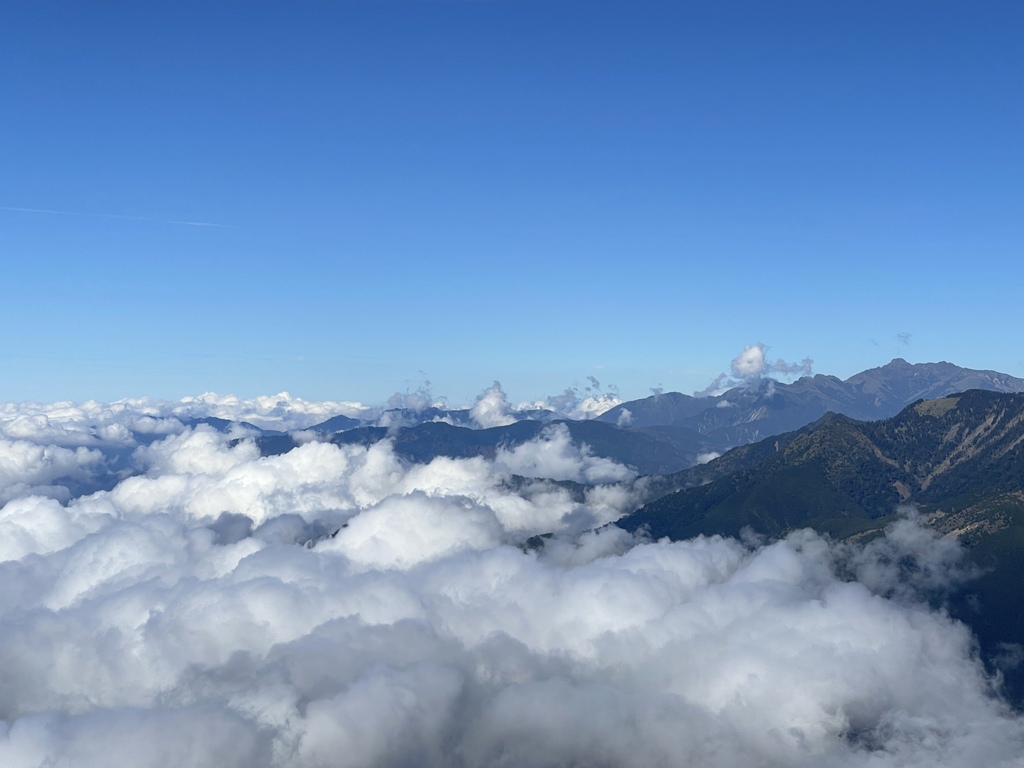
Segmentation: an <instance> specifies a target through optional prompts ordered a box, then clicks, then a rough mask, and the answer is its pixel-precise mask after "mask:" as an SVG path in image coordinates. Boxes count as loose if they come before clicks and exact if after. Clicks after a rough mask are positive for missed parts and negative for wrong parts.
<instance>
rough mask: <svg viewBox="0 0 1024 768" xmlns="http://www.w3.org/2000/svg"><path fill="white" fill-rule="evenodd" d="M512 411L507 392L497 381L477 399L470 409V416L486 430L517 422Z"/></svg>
mask: <svg viewBox="0 0 1024 768" xmlns="http://www.w3.org/2000/svg"><path fill="white" fill-rule="evenodd" d="M511 410H512V406H511V405H510V404H509V402H508V398H507V397H506V396H505V390H503V389H502V388H501V382H499V381H496V382H494V384H492V385H491V386H490V387H488V388H487V389H485V390H484V391H483V392H481V393H480V395H479V396H478V397H477V399H476V402H475V403H474V404H473V407H472V409H470V416H472V418H473V421H475V422H476V423H477V424H479V425H480V426H481V427H483V428H484V429H488V428H490V427H504V426H506V425H507V424H513V423H514V422H515V420H516V419H515V416H513V415H512V414H511Z"/></svg>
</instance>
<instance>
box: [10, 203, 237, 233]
mask: <svg viewBox="0 0 1024 768" xmlns="http://www.w3.org/2000/svg"><path fill="white" fill-rule="evenodd" d="M0 211H13V212H15V213H46V214H52V215H56V216H88V217H92V218H102V219H127V220H129V221H150V222H153V223H156V224H181V225H183V226H186V227H218V228H224V229H232V228H234V224H217V223H215V222H212V221H180V220H178V219H160V218H155V217H153V216H129V215H128V214H123V213H93V212H89V211H55V210H52V209H50V208H22V207H18V206H12V205H0Z"/></svg>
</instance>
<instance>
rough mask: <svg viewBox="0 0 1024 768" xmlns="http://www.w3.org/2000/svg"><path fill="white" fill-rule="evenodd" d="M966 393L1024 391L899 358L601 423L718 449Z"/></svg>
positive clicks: (629, 410) (638, 405)
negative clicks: (676, 431)
mask: <svg viewBox="0 0 1024 768" xmlns="http://www.w3.org/2000/svg"><path fill="white" fill-rule="evenodd" d="M968 389H985V390H991V391H993V392H1024V379H1019V378H1016V377H1014V376H1009V375H1007V374H1005V373H998V372H996V371H979V370H972V369H969V368H961V367H959V366H956V365H953V364H952V363H947V362H940V363H913V364H912V363H908V362H907V361H906V360H903V359H902V358H896V359H895V360H892V361H891V362H889V363H887V364H886V365H883V366H880V367H878V368H872V369H870V370H867V371H862V372H861V373H858V374H855V375H853V376H851V377H850V378H848V379H846V380H842V379H839V378H837V377H835V376H826V375H822V374H818V375H816V376H804V377H802V378H800V379H798V380H797V381H794V382H792V383H791V384H786V383H781V382H777V381H775V380H774V379H768V378H757V379H753V380H751V381H750V382H748V383H747V384H745V385H743V386H738V387H734V388H732V389H730V390H729V391H727V392H725V393H723V394H721V395H717V396H705V397H696V396H690V395H684V394H682V393H679V392H668V393H663V394H658V395H652V396H651V397H647V398H643V399H642V400H633V401H630V402H626V403H622V404H620V405H617V406H616V407H614V408H612V409H611V410H609V411H607V412H605V413H603V414H602V415H601V416H599V417H598V420H599V421H603V422H606V423H610V424H619V425H630V426H633V427H655V426H657V427H666V426H670V427H685V428H688V429H690V430H692V431H693V432H695V433H696V434H698V435H701V436H703V437H704V438H706V439H707V440H708V441H709V443H711V444H712V445H715V446H719V447H720V448H719V450H721V449H725V448H730V447H734V446H737V445H743V444H745V443H751V442H754V441H756V440H760V439H761V438H764V437H768V436H769V435H777V434H781V433H783V432H789V431H791V430H794V429H799V428H800V427H802V426H804V425H805V424H810V423H811V422H813V421H815V420H817V419H819V418H821V417H822V416H823V415H825V414H826V413H829V412H832V413H841V414H844V415H846V416H849V417H851V418H854V419H860V420H874V419H884V418H887V417H889V416H894V415H896V414H897V413H899V411H901V410H902V409H903V408H905V407H906V406H908V405H910V404H911V403H913V402H915V401H917V400H921V399H932V398H936V397H942V396H943V395H948V394H950V393H953V392H963V391H966V390H968Z"/></svg>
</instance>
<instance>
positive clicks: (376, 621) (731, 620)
mask: <svg viewBox="0 0 1024 768" xmlns="http://www.w3.org/2000/svg"><path fill="white" fill-rule="evenodd" d="M82 410H83V413H84V412H85V411H87V410H88V409H82ZM51 415H52V414H51ZM150 415H151V416H152V418H153V419H155V420H159V419H162V418H165V417H163V416H160V415H159V414H150ZM86 416H88V418H94V416H90V415H89V414H88V413H87V414H86ZM122 416H123V414H122ZM122 416H115V417H113V418H111V419H108V423H112V424H116V423H127V421H123V422H122V421H118V419H121V418H122ZM104 418H107V417H105V416H102V417H100V420H102V419H104ZM125 418H127V417H125ZM55 423H56V424H77V425H85V424H86V423H87V419H86V418H85V417H83V416H82V415H81V414H78V415H73V416H71V417H69V418H67V419H65V420H64V421H61V419H57V418H50V417H49V416H48V418H47V422H46V423H45V424H42V427H41V428H40V430H39V431H37V432H36V433H34V434H36V435H42V434H46V435H49V436H53V435H56V434H57V433H56V432H54V431H52V427H53V425H54V424H55ZM77 429H78V428H77V427H76V428H75V429H69V432H70V433H72V437H69V438H66V439H68V440H72V439H78V437H76V435H78V436H80V435H81V434H85V433H84V432H76V430H77ZM83 429H84V427H83ZM156 434H159V433H156ZM87 437H88V438H89V439H90V440H93V441H94V442H93V443H90V445H94V446H95V447H90V448H88V449H87V450H88V451H93V450H95V451H101V452H105V454H104V455H105V456H107V455H108V454H109V455H111V456H112V455H114V454H115V453H117V452H118V451H123V446H122V445H120V444H114V443H103V442H102V440H100V438H98V437H95V436H93V435H91V434H90V435H87ZM7 439H8V440H13V441H15V442H16V440H15V439H14V438H11V437H8V438H7ZM62 439H64V438H62ZM68 450H70V448H69V449H68ZM19 455H20V454H19ZM61 455H62V456H63V454H61ZM76 455H77V454H76ZM117 455H121V454H117ZM65 458H67V457H65ZM76 461H77V460H76ZM132 461H133V462H135V463H134V464H133V467H134V469H135V471H138V472H140V473H142V474H138V475H137V476H135V477H131V478H127V479H124V480H122V481H121V482H120V483H119V484H117V486H116V487H115V488H113V489H112V490H110V491H100V492H97V493H92V494H90V495H85V496H80V497H78V498H75V499H72V500H70V501H68V503H66V504H61V503H60V502H58V501H55V500H53V499H46V498H41V497H38V496H32V497H26V498H19V499H15V500H12V501H10V502H8V503H7V504H6V505H4V506H3V507H2V509H0V560H2V562H0V579H2V580H3V584H4V589H3V590H2V592H0V627H3V631H2V632H0V659H2V660H3V662H4V663H3V664H0V718H2V720H3V727H2V728H0V765H3V766H5V767H6V766H18V767H20V766H32V767H33V768H35V767H36V766H41V765H53V766H63V765H68V766H70V765H75V766H80V765H81V766H90V767H91V766H100V765H103V766H126V767H127V766H131V767H132V768H137V767H138V766H142V767H149V766H154V767H155V766H180V765H189V766H211V767H212V766H242V765H244V766H251V767H253V768H264V767H268V768H269V766H284V767H288V768H292V767H295V768H299V767H302V768H305V767H307V766H309V767H312V766H322V765H326V764H329V765H353V766H356V765H374V766H400V765H412V764H415V765H423V766H461V765H478V766H489V765H495V766H497V765H535V766H559V765H573V764H575V765H616V766H624V767H626V768H628V767H629V766H638V767H639V766H643V767H644V768H646V766H651V765H702V766H709V767H710V768H716V766H734V765H762V766H835V767H836V768H839V767H840V766H841V767H843V768H849V767H850V766H874V767H876V768H888V766H935V765H941V766H951V767H956V766H965V767H966V766H972V767H973V766H977V765H985V766H998V765H1005V766H1011V765H1017V766H1020V765H1021V764H1022V761H1021V758H1020V755H1021V754H1024V723H1022V721H1021V719H1020V717H1019V716H1018V715H1017V714H1015V713H1013V712H1011V711H1009V710H1008V709H1007V708H1006V707H1005V705H1004V704H1002V703H1001V702H1000V700H999V699H998V698H997V697H995V696H994V695H993V691H992V689H991V687H990V682H989V681H988V679H987V678H986V676H985V672H984V669H983V668H982V666H981V664H980V662H979V661H978V659H977V657H976V653H975V647H974V641H973V639H972V637H971V636H970V634H969V632H968V631H967V630H966V628H965V627H964V626H963V625H960V624H958V623H956V622H954V621H953V620H951V619H950V618H949V616H948V615H947V614H945V613H943V612H942V611H937V610H933V609H932V608H930V607H929V606H928V605H927V603H925V602H923V601H922V600H921V598H920V594H919V592H921V591H923V592H932V591H934V590H936V589H942V588H944V587H945V586H946V585H947V582H948V580H949V577H950V575H951V576H952V577H953V578H959V577H962V576H963V573H962V568H961V565H960V563H961V560H960V554H961V553H960V552H959V550H958V549H957V548H956V547H955V546H954V545H953V544H951V543H950V542H948V541H945V540H942V539H940V538H938V537H936V536H934V535H932V534H930V533H928V532H927V531H925V530H923V529H922V528H921V527H920V526H919V525H918V524H917V523H916V522H915V521H914V520H913V519H908V520H905V521H902V522H901V523H899V524H897V525H895V526H893V527H892V528H891V529H890V531H889V532H888V534H887V536H886V537H885V538H882V539H877V540H876V541H874V542H872V543H870V544H868V545H866V546H856V545H846V546H834V545H832V544H830V543H829V542H828V541H826V540H824V539H822V538H820V537H818V536H816V535H814V534H812V533H809V532H797V533H794V534H793V535H791V536H790V537H789V538H787V539H786V540H784V541H780V542H777V543H774V544H771V545H767V546H756V545H746V544H743V543H740V542H738V541H734V540H729V539H722V538H718V537H713V538H698V539H695V540H692V541H687V542H676V543H672V542H668V541H659V542H651V541H645V540H643V539H642V538H639V539H638V538H635V537H633V536H631V535H630V534H628V533H626V532H625V531H623V530H621V529H618V528H615V527H605V528H599V526H601V525H603V524H604V523H607V522H609V521H611V520H614V519H616V518H617V517H618V516H619V515H621V514H622V513H623V512H624V511H627V510H629V509H630V508H631V506H632V504H633V503H635V500H634V499H633V498H632V496H631V491H630V490H629V488H628V487H626V486H623V485H598V486H594V487H589V488H586V489H579V488H575V489H570V488H567V487H563V486H561V485H559V484H558V483H557V482H554V481H553V480H552V479H551V478H562V479H566V480H576V481H588V482H594V481H596V480H600V481H602V482H604V481H611V480H615V479H621V478H626V477H630V476H631V473H629V471H628V470H626V469H624V468H622V467H620V466H618V465H614V464H612V463H610V462H607V461H606V460H603V459H597V458H595V457H593V456H591V455H590V454H588V452H587V451H586V450H584V449H580V448H578V447H574V446H573V445H572V443H571V440H570V439H569V435H568V432H567V430H565V429H564V428H554V429H551V430H549V431H547V432H545V434H544V435H543V436H542V437H541V439H539V440H537V441H534V442H533V443H528V444H525V445H523V446H518V447H516V448H514V449H505V450H502V451H499V453H498V455H497V456H496V458H495V459H494V460H493V461H488V460H485V459H482V458H475V459H468V460H456V459H446V458H439V459H435V460H434V461H431V462H429V463H428V464H423V465H408V464H405V463H403V462H401V461H399V460H398V459H397V458H396V457H395V454H394V451H393V450H392V447H391V445H390V443H389V442H387V441H384V442H381V443H378V444H377V445H375V446H373V447H370V448H365V447H362V446H342V447H339V446H336V445H332V444H329V443H320V442H316V441H311V442H308V443H306V444H304V445H302V446H300V447H298V448H296V449H294V450H292V451H290V452H289V453H286V454H283V455H280V456H272V457H259V456H258V454H257V452H256V450H255V448H254V446H253V445H252V443H251V442H248V441H246V440H242V441H241V442H235V441H234V440H233V438H232V437H231V436H229V435H225V434H222V433H220V432H217V431H215V430H213V429H210V428H207V427H198V428H195V429H184V428H182V429H180V430H176V431H174V434H169V435H168V436H167V437H165V438H163V439H162V440H158V441H156V442H153V443H152V444H151V445H149V446H146V447H142V448H139V449H138V451H137V452H136V453H135V454H134V455H133V457H132ZM10 466H11V467H13V469H11V470H10V472H9V475H8V482H10V483H15V484H17V483H19V482H21V483H27V482H28V480H29V479H30V478H31V477H42V475H39V474H38V472H39V467H40V466H43V465H41V464H40V462H39V461H37V460H31V461H28V462H25V463H23V464H18V463H17V462H14V463H13V464H11V465H10ZM76 466H78V465H77V464H76ZM33 472H36V473H37V474H36V475H32V473H33ZM513 474H517V475H524V474H525V475H531V476H532V478H531V479H526V480H516V479H514V478H513V477H512V475H513ZM574 494H576V495H574ZM580 494H582V495H580ZM595 529H596V530H595ZM547 533H550V534H553V535H552V536H551V537H550V538H547V539H544V541H545V544H544V546H543V547H540V548H539V549H538V548H536V547H534V546H533V544H531V545H530V546H526V543H527V539H528V538H529V537H531V536H533V535H535V534H547ZM534 543H535V542H534ZM911 561H912V565H913V567H912V568H909V569H908V568H907V567H905V566H906V565H907V564H908V563H911ZM854 575H855V576H857V577H858V578H859V581H848V580H846V579H847V577H849V576H854Z"/></svg>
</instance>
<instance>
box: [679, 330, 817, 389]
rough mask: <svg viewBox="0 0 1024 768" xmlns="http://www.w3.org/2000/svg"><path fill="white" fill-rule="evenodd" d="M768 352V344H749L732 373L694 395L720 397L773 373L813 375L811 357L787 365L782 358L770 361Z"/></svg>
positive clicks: (718, 377)
mask: <svg viewBox="0 0 1024 768" xmlns="http://www.w3.org/2000/svg"><path fill="white" fill-rule="evenodd" d="M767 352H768V346H767V345H766V344H762V343H761V342H757V343H756V344H748V345H747V346H745V347H744V348H743V351H742V352H740V353H739V354H738V355H736V357H734V358H733V360H732V363H731V364H730V366H729V370H730V373H728V374H726V373H720V374H719V375H718V376H716V377H715V378H714V379H713V380H712V382H711V383H710V384H708V386H707V387H705V388H704V389H702V390H700V391H699V392H695V393H694V394H695V395H697V396H698V397H700V396H708V395H720V394H722V393H723V392H725V391H726V390H729V389H732V388H733V387H739V386H746V385H749V384H750V383H752V382H756V381H759V380H761V379H762V378H764V377H766V376H769V375H770V374H773V373H775V374H781V375H783V376H810V375H811V373H812V368H813V366H814V361H813V360H811V358H809V357H805V358H804V359H803V360H801V361H800V362H799V363H787V362H786V361H785V360H783V359H782V358H779V359H778V360H769V359H768V356H767Z"/></svg>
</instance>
